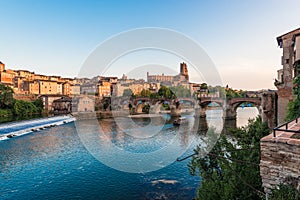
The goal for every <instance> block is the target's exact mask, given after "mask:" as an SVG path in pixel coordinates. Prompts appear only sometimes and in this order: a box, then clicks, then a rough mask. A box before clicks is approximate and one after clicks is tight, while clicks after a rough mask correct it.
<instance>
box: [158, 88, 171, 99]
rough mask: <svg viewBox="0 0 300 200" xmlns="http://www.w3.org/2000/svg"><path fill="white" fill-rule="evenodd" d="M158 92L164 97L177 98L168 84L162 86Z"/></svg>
mask: <svg viewBox="0 0 300 200" xmlns="http://www.w3.org/2000/svg"><path fill="white" fill-rule="evenodd" d="M157 93H158V95H159V96H160V97H164V98H168V99H174V98H176V96H175V94H174V93H173V91H172V90H170V88H168V87H167V86H161V87H160V89H159V90H158V92H157Z"/></svg>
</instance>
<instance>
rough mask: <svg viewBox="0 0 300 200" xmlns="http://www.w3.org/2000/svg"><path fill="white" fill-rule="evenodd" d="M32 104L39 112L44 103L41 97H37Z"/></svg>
mask: <svg viewBox="0 0 300 200" xmlns="http://www.w3.org/2000/svg"><path fill="white" fill-rule="evenodd" d="M33 104H34V105H35V107H36V108H37V109H38V110H39V111H40V112H41V111H42V110H43V109H44V105H43V101H42V99H40V98H39V99H37V100H35V101H34V102H33Z"/></svg>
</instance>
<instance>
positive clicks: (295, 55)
mask: <svg viewBox="0 0 300 200" xmlns="http://www.w3.org/2000/svg"><path fill="white" fill-rule="evenodd" d="M299 36H300V28H299V29H296V30H293V31H291V32H288V33H286V34H284V35H281V36H279V37H277V43H278V46H279V47H280V48H282V57H281V64H282V69H280V70H278V71H277V73H278V77H277V79H276V80H275V83H274V84H275V86H276V87H277V89H278V109H277V117H278V121H277V123H279V124H281V123H283V122H284V119H285V117H286V115H287V105H288V103H289V102H290V101H293V100H294V96H293V79H294V78H295V76H296V75H297V74H299V67H300V66H299V64H300V37H299Z"/></svg>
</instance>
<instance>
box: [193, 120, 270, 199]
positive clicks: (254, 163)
mask: <svg viewBox="0 0 300 200" xmlns="http://www.w3.org/2000/svg"><path fill="white" fill-rule="evenodd" d="M230 134H231V135H230V136H228V135H227V136H226V135H222V136H221V138H220V140H219V141H218V142H217V143H216V145H215V146H214V148H213V149H212V151H211V152H210V153H209V154H208V155H207V156H205V157H204V158H198V157H196V156H194V157H193V159H192V161H191V162H190V163H189V166H190V172H191V174H193V175H200V176H201V178H202V180H201V185H200V187H199V190H198V196H197V199H207V200H209V199H212V200H213V199H224V200H225V199H226V200H227V199H249V200H250V199H261V198H262V197H263V192H262V191H263V188H262V183H261V178H260V171H259V162H260V139H261V138H262V137H263V136H265V135H268V134H269V128H268V126H267V124H266V123H262V122H261V118H257V119H256V120H255V121H254V120H252V121H249V125H248V127H244V128H238V129H236V130H231V131H230ZM228 138H230V139H228ZM199 151H200V149H197V150H196V153H198V152H199Z"/></svg>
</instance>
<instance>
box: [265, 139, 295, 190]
mask: <svg viewBox="0 0 300 200" xmlns="http://www.w3.org/2000/svg"><path fill="white" fill-rule="evenodd" d="M291 135H292V134H290V135H289V137H276V138H274V137H273V135H272V134H271V135H269V136H266V137H264V138H262V139H261V143H260V147H261V161H260V175H261V178H262V183H263V187H264V189H265V192H270V189H272V188H275V187H276V186H278V185H279V184H281V183H288V180H290V179H293V180H297V181H298V189H299V188H300V139H292V138H290V136H291ZM283 136H284V135H283Z"/></svg>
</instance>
